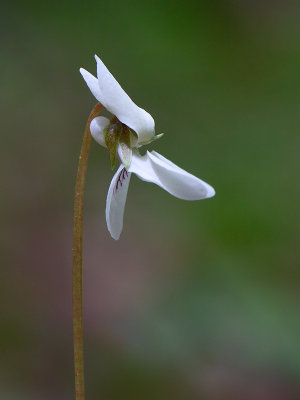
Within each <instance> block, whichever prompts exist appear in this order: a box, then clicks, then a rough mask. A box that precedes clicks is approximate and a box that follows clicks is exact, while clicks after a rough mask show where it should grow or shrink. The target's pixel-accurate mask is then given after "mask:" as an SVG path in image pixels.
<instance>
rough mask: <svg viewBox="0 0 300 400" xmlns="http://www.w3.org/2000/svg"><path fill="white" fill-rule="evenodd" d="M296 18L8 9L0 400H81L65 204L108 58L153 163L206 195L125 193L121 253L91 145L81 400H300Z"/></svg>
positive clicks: (219, 5) (200, 9)
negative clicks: (139, 113) (140, 120)
mask: <svg viewBox="0 0 300 400" xmlns="http://www.w3.org/2000/svg"><path fill="white" fill-rule="evenodd" d="M299 17H300V4H299V2H296V1H289V0H282V1H275V0H274V1H271V0H270V1H267V0H261V1H259V0H252V1H251V0H223V1H216V0H211V1H208V0H207V1H204V0H201V1H200V0H198V1H196V0H194V1H193V0H186V1H178V2H176V1H175V2H174V1H173V0H152V1H150V0H145V1H130V0H128V1H107V2H103V1H101V0H100V1H89V2H83V1H81V2H79V1H72V2H66V1H63V0H62V1H59V2H58V1H57V2H55V1H54V2H49V3H47V2H38V1H29V2H10V3H8V2H6V3H4V2H3V3H2V5H1V17H0V18H1V24H0V31H1V35H0V42H1V63H0V71H1V91H0V102H1V130H2V141H1V164H2V168H1V182H2V193H1V261H2V269H1V275H2V278H1V281H0V289H1V292H0V293H1V298H0V300H1V315H0V317H1V318H0V347H1V352H0V354H1V357H0V377H1V378H0V398H1V399H6V400H13V399H18V400H19V399H21V400H27V399H31V400H41V399H43V400H48V399H49V400H50V399H57V400H69V399H73V398H74V394H73V353H72V351H73V350H72V310H71V247H72V244H71V243H72V213H73V210H72V208H73V191H74V184H75V176H76V168H77V161H78V155H79V150H80V145H81V140H82V134H83V129H84V126H85V122H86V119H87V117H88V114H89V112H90V110H91V108H92V107H93V105H94V104H95V103H96V101H95V99H94V98H93V96H92V95H91V93H90V92H89V90H88V88H87V87H86V85H85V83H84V81H83V79H82V77H81V76H80V74H79V71H78V70H79V67H84V68H86V69H87V70H89V71H90V72H92V73H93V74H96V65H95V61H94V59H93V55H94V53H97V54H98V55H99V56H100V57H101V58H102V60H103V61H104V63H105V64H106V65H107V67H108V68H109V69H110V70H111V71H112V73H113V74H114V75H115V76H116V78H117V79H118V81H119V82H120V83H121V84H122V86H123V87H124V89H125V90H126V91H127V92H128V93H129V95H130V96H131V97H132V98H133V100H134V101H135V102H136V103H137V104H138V105H140V106H141V107H143V108H145V109H146V110H147V111H149V112H150V113H151V114H152V115H153V117H154V119H155V121H156V129H157V133H160V132H165V136H164V137H163V139H161V140H159V141H158V142H156V143H155V144H154V145H153V146H151V147H152V148H153V149H155V150H156V151H158V152H159V153H161V154H163V155H164V156H165V157H167V158H169V159H171V160H172V161H173V162H175V163H176V164H179V166H182V167H183V168H185V169H186V170H188V171H189V172H191V173H193V174H195V175H197V176H199V177H200V178H202V179H204V180H205V181H207V182H209V183H210V184H211V185H213V186H214V187H215V189H216V192H217V195H216V197H215V198H213V199H210V200H205V201H201V202H184V201H180V200H178V199H175V198H173V197H172V196H170V195H169V194H168V193H166V192H164V191H163V190H161V189H160V188H158V187H156V186H155V185H151V184H146V183H145V182H142V181H140V180H138V179H137V178H136V177H134V178H133V179H132V180H131V185H130V186H131V187H130V190H129V196H128V200H127V206H126V213H125V221H124V231H123V234H122V236H121V239H120V241H118V242H115V241H114V240H113V239H111V238H110V236H109V234H108V232H107V229H106V225H105V217H104V209H105V199H106V194H107V190H108V186H109V183H110V180H111V178H112V175H113V173H112V171H111V170H110V167H109V161H108V160H109V159H108V153H107V151H105V149H103V148H102V147H100V146H99V145H97V144H96V143H95V142H93V144H92V149H91V158H90V162H89V169H88V180H87V189H86V208H85V211H86V213H85V231H84V329H85V357H86V387H87V399H106V400H117V399H130V400H135V399H155V400H160V399H176V400H177V399H180V400H182V399H203V400H229V399H230V400H291V399H299V398H300V385H299V382H297V378H298V377H299V372H300V341H299V333H300V324H299V308H298V304H297V303H299V295H298V287H299V285H298V283H299V272H298V271H299V242H298V239H299V238H298V237H297V236H298V235H299V213H298V207H299V191H298V188H297V186H298V180H299V178H298V174H299V126H300V121H299V98H300V96H299V94H300V87H299V86H300V79H299V71H300V25H299Z"/></svg>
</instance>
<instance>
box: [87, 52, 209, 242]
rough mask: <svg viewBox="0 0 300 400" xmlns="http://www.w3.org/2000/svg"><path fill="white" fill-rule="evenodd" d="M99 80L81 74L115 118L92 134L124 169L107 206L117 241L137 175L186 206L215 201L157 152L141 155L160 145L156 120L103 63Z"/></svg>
mask: <svg viewBox="0 0 300 400" xmlns="http://www.w3.org/2000/svg"><path fill="white" fill-rule="evenodd" d="M95 58H96V61H97V76H98V79H96V78H95V77H94V76H93V75H92V74H90V73H89V72H88V71H86V70H85V69H83V68H80V72H81V74H82V76H83V78H84V80H85V82H86V83H87V85H88V87H89V88H90V90H91V92H92V94H93V95H94V96H95V97H96V99H97V100H98V101H99V102H100V103H102V105H103V106H104V107H105V108H106V109H107V110H108V111H109V112H110V113H111V114H113V117H112V118H111V120H109V119H108V118H105V117H102V116H100V117H96V118H94V119H93V120H92V122H91V125H90V131H91V134H92V136H93V138H94V139H95V140H96V141H97V142H98V143H99V144H101V145H102V146H104V147H107V149H108V150H109V153H110V161H111V165H112V167H113V166H114V163H115V159H116V154H118V155H119V158H120V160H121V164H120V166H119V168H118V170H117V172H116V173H115V175H114V176H113V178H112V181H111V184H110V186H109V190H108V194H107V200H106V222H107V227H108V230H109V232H110V234H111V236H112V237H113V238H114V239H116V240H117V239H119V237H120V234H121V232H122V229H123V215H124V208H125V203H126V197H127V192H128V186H129V182H130V177H131V174H132V173H134V174H136V175H137V176H138V177H139V178H140V179H142V180H143V181H146V182H152V183H155V184H156V185H158V186H160V187H161V188H163V189H164V190H166V191H167V192H169V193H170V194H172V195H173V196H175V197H178V198H179V199H183V200H200V199H206V198H209V197H212V196H214V195H215V191H214V189H213V188H212V187H211V186H210V185H209V184H207V183H206V182H204V181H202V180H201V179H199V178H197V177H196V176H194V175H192V174H190V173H188V172H186V171H185V170H183V169H182V168H179V167H178V166H177V165H175V164H173V163H172V162H171V161H169V160H167V159H166V158H164V157H163V156H162V155H160V154H158V153H156V152H155V151H151V152H149V151H147V152H146V154H145V155H141V154H140V153H139V150H138V149H139V148H140V147H141V146H143V145H146V144H149V143H151V142H152V141H153V140H155V139H158V138H159V137H161V136H162V134H160V135H157V136H155V124H154V120H153V118H152V117H151V115H150V114H149V113H148V112H147V111H145V110H143V109H142V108H140V107H138V106H137V105H136V104H135V103H134V102H133V101H132V100H131V99H130V97H129V96H128V95H127V94H126V93H125V91H124V90H123V89H122V88H121V86H120V85H119V83H118V82H117V81H116V79H115V78H114V77H113V75H112V74H111V73H110V72H109V71H108V69H107V68H106V67H105V65H104V64H103V62H102V61H101V60H100V58H99V57H97V56H95Z"/></svg>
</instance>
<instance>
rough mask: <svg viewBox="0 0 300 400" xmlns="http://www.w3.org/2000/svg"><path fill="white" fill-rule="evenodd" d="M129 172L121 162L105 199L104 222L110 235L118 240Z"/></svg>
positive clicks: (121, 227) (121, 226)
mask: <svg viewBox="0 0 300 400" xmlns="http://www.w3.org/2000/svg"><path fill="white" fill-rule="evenodd" d="M130 177H131V173H130V172H127V171H126V169H125V168H124V165H123V164H121V165H120V167H119V169H118V170H117V172H116V173H115V175H114V177H113V178H112V181H111V183H110V186H109V189H108V193H107V199H106V223H107V228H108V230H109V232H110V234H111V236H112V237H113V238H114V239H115V240H118V239H119V237H120V234H121V232H122V229H123V215H124V208H125V203H126V198H127V192H128V186H129V182H130Z"/></svg>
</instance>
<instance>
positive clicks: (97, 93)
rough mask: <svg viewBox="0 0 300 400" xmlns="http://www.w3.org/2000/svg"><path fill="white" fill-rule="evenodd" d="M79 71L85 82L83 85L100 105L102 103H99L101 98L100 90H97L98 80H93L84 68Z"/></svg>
mask: <svg viewBox="0 0 300 400" xmlns="http://www.w3.org/2000/svg"><path fill="white" fill-rule="evenodd" d="M79 71H80V73H81V75H82V77H83V79H84V80H85V83H86V84H87V85H88V87H89V89H90V91H91V92H92V93H93V95H94V96H95V97H96V99H97V100H98V101H100V103H102V101H101V99H102V96H101V92H100V88H99V83H98V79H97V78H95V77H94V76H93V75H92V74H91V73H89V72H88V71H86V70H85V69H84V68H80V70H79ZM102 104H103V103H102Z"/></svg>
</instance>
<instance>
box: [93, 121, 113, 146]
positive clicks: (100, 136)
mask: <svg viewBox="0 0 300 400" xmlns="http://www.w3.org/2000/svg"><path fill="white" fill-rule="evenodd" d="M108 125H109V119H108V118H105V117H96V118H94V119H93V120H92V122H91V124H90V131H91V134H92V136H93V138H94V139H95V140H96V142H98V143H99V144H101V146H103V147H106V144H105V138H104V129H105V128H106V127H107V126H108Z"/></svg>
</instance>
